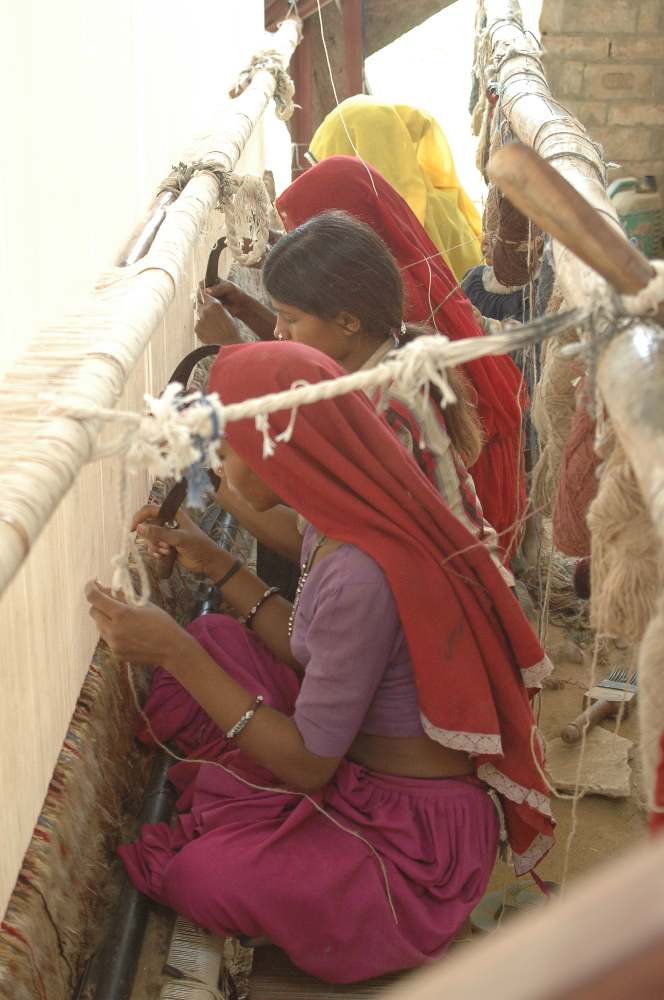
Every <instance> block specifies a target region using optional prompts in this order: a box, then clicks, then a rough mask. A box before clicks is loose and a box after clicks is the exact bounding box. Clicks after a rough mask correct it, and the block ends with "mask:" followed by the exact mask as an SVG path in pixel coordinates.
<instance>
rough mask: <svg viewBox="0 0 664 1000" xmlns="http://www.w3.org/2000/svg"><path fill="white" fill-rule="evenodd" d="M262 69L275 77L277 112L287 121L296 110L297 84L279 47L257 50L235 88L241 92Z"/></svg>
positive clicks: (283, 120)
mask: <svg viewBox="0 0 664 1000" xmlns="http://www.w3.org/2000/svg"><path fill="white" fill-rule="evenodd" d="M260 70H265V71H266V72H267V73H270V74H271V75H272V76H273V77H274V110H275V114H276V116H277V118H278V119H279V120H280V121H282V122H287V121H288V120H289V118H291V117H292V115H293V112H294V110H295V104H294V103H293V95H294V94H295V85H294V84H293V81H292V80H291V78H290V76H289V75H288V73H287V72H286V67H285V65H284V57H283V54H282V53H281V52H279V51H277V49H263V50H262V51H261V52H257V53H256V55H255V56H253V58H252V60H251V62H250V63H249V65H248V66H247V68H246V69H244V70H242V72H241V73H240V75H239V76H238V80H237V83H236V85H235V89H236V90H237V91H238V92H240V93H241V92H242V91H243V90H244V89H245V87H247V86H249V84H250V83H251V81H252V80H253V78H254V76H255V75H256V73H258V72H260Z"/></svg>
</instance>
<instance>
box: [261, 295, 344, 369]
mask: <svg viewBox="0 0 664 1000" xmlns="http://www.w3.org/2000/svg"><path fill="white" fill-rule="evenodd" d="M272 307H273V308H274V310H275V312H276V314H277V323H276V326H275V328H274V335H275V337H276V338H277V340H293V341H295V343H297V344H306V345H307V346H308V347H315V348H317V349H318V350H319V351H322V352H323V353H324V354H327V355H328V357H330V358H334V360H335V361H339V362H340V363H343V361H344V359H345V358H346V356H347V354H348V352H349V350H350V349H351V346H352V340H353V335H354V334H355V333H356V332H357V331H356V330H353V329H350V328H349V327H346V326H343V325H342V323H341V322H339V321H338V320H327V319H320V318H319V317H318V316H314V315H312V313H306V312H303V311H302V309H298V308H297V307H296V306H291V305H288V303H287V302H280V301H279V299H274V298H273V299H272ZM358 326H359V324H358Z"/></svg>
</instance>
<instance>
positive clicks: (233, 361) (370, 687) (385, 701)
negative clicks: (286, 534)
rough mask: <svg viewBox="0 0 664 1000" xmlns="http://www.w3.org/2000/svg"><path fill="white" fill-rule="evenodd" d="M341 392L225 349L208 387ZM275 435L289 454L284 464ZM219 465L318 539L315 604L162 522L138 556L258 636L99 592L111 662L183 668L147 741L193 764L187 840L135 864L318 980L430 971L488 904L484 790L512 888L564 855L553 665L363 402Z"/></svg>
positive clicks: (146, 876)
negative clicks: (192, 573) (549, 787)
mask: <svg viewBox="0 0 664 1000" xmlns="http://www.w3.org/2000/svg"><path fill="white" fill-rule="evenodd" d="M339 374H341V369H340V368H339V366H338V365H337V364H336V363H335V362H334V361H332V360H331V359H330V358H328V357H326V356H325V355H323V354H321V353H320V352H318V351H316V350H314V349H312V348H309V347H306V346H302V345H298V344H275V343H273V344H251V345H243V346H237V347H227V348H223V349H222V350H221V351H220V354H219V357H218V359H217V361H216V363H215V365H214V368H213V370H212V373H211V377H210V389H211V390H212V391H216V392H218V393H219V396H220V398H221V399H222V400H223V402H224V403H232V402H238V401H241V400H243V399H245V398H250V397H256V396H260V395H263V394H266V393H270V392H275V391H280V390H285V389H288V388H289V387H290V386H291V385H292V384H293V383H294V382H296V381H299V380H305V381H306V382H308V383H311V384H314V383H318V382H320V381H323V380H327V379H330V378H334V377H336V376H338V375H339ZM289 425H290V426H291V430H292V435H291V436H290V438H288V435H286V439H284V437H283V435H284V432H285V431H286V428H287V427H289ZM265 435H269V436H270V437H271V438H272V440H273V441H275V442H276V441H277V439H278V438H279V436H280V435H282V437H281V438H280V439H279V441H278V443H276V450H275V452H274V454H273V455H272V456H271V457H269V458H267V459H265V458H263V446H264V438H265ZM221 457H222V459H223V462H224V466H225V474H226V477H227V480H228V483H229V486H230V487H231V488H232V489H235V490H236V491H237V492H238V493H239V494H241V495H242V497H243V498H244V499H245V500H246V501H247V502H248V503H250V504H251V505H252V506H253V507H254V508H255V509H257V510H264V509H266V508H269V507H271V506H272V505H274V504H277V503H278V502H279V501H283V502H285V503H287V504H289V505H290V506H291V507H293V508H294V509H296V510H298V511H299V512H300V513H301V514H302V515H303V516H304V517H305V518H306V520H307V521H308V523H309V525H310V527H309V528H308V529H307V532H306V534H305V537H304V540H303V546H302V557H303V572H302V577H301V586H300V588H299V593H298V597H297V599H296V602H295V604H294V605H293V606H292V607H291V606H290V605H289V604H288V603H287V602H285V601H284V600H283V599H282V598H281V597H280V596H279V595H278V594H275V593H272V592H271V590H269V589H268V590H267V591H266V590H265V586H264V584H263V583H262V582H261V581H260V580H259V579H257V577H256V576H255V575H254V574H253V573H251V572H250V571H249V570H248V569H247V568H246V567H241V566H239V564H235V563H233V558H232V556H230V555H229V554H228V553H225V552H223V551H221V550H219V549H217V548H216V547H215V546H214V544H213V543H211V542H210V541H209V539H208V538H207V537H206V536H205V535H204V534H203V533H202V532H200V531H199V530H198V529H197V528H196V527H194V525H193V524H192V523H191V521H190V520H189V519H188V518H187V517H186V515H184V514H181V515H179V518H178V521H179V528H178V529H176V530H169V529H166V528H158V527H155V526H152V525H146V524H144V523H143V522H144V521H145V520H146V519H147V518H148V517H149V516H150V515H151V514H152V513H153V510H152V509H150V508H148V509H146V510H143V511H142V512H140V513H139V515H138V516H137V523H138V524H139V529H140V532H141V533H142V534H143V535H144V537H145V538H146V539H148V541H149V543H150V544H151V545H152V546H154V547H156V549H157V550H158V551H161V550H162V548H163V546H168V545H171V546H173V547H174V548H175V549H176V551H177V555H178V559H179V560H180V561H181V563H182V564H183V565H185V566H188V567H189V568H192V569H196V570H198V571H200V572H202V573H205V574H206V575H207V576H208V577H209V578H210V579H212V580H217V581H219V583H218V585H219V587H220V588H221V590H222V592H223V595H224V597H225V599H226V601H227V603H228V604H229V605H230V606H232V607H233V608H234V609H235V611H236V613H237V614H239V615H241V616H243V617H244V618H245V624H244V625H242V624H240V623H239V622H238V621H236V620H235V619H233V618H231V617H228V616H224V615H208V616H205V617H203V618H201V619H198V620H197V621H195V622H193V623H192V625H190V626H189V628H188V629H187V630H186V631H184V630H182V629H181V628H180V627H179V626H178V625H177V624H176V623H175V622H174V621H173V620H172V619H170V618H169V617H168V615H167V614H166V613H165V612H162V611H160V610H159V609H157V608H155V607H152V606H148V607H147V608H129V607H127V606H126V605H125V604H124V603H123V602H122V601H121V600H116V599H115V598H113V597H111V596H110V595H109V594H108V592H106V591H105V590H104V589H103V588H101V587H99V586H98V585H96V584H91V585H90V586H89V588H88V598H89V600H90V603H91V614H92V616H93V617H94V619H95V621H96V622H97V624H98V625H99V628H100V631H101V634H102V636H103V637H104V638H105V639H106V640H107V641H108V643H109V645H110V646H111V648H112V649H113V650H114V651H115V652H116V653H117V655H118V656H119V657H120V658H122V659H123V660H128V661H132V662H135V663H161V664H162V667H163V668H164V671H165V672H168V675H169V678H170V692H169V691H168V690H167V688H166V687H165V686H164V685H162V690H161V698H160V699H159V701H158V702H157V701H155V700H154V698H152V699H150V701H149V702H148V705H147V706H146V713H147V716H148V717H149V720H150V729H151V730H152V731H154V732H155V733H156V734H157V735H158V736H159V737H160V738H161V739H174V740H175V742H176V744H177V745H178V746H179V747H180V748H181V749H182V750H185V751H187V750H190V749H192V748H194V747H196V757H197V758H198V762H197V763H182V764H178V765H177V766H176V767H174V768H173V770H172V777H173V780H174V781H175V783H176V784H177V786H178V788H179V790H180V792H181V797H180V800H179V802H178V808H179V810H180V818H179V820H178V824H177V826H176V827H175V828H174V829H170V828H169V827H168V825H167V824H158V825H156V826H153V827H146V828H144V829H143V831H142V834H141V838H140V840H139V841H138V842H137V843H135V844H134V845H131V846H125V847H123V848H122V849H121V854H122V857H123V860H124V861H125V864H126V866H127V868H128V870H129V873H130V875H131V878H132V880H133V881H134V883H135V884H136V885H137V886H138V887H139V888H140V889H141V890H142V891H144V892H145V893H147V894H148V895H150V896H151V897H152V898H154V899H156V900H158V901H159V902H162V903H165V904H166V905H169V906H171V907H172V908H174V909H175V910H177V911H178V912H180V913H183V914H185V915H186V916H188V917H189V918H190V919H193V920H194V921H196V922H197V923H199V924H201V925H203V926H204V927H208V928H210V929H211V930H214V931H216V932H217V933H220V934H227V933H242V934H245V935H248V936H250V937H256V936H262V935H265V936H267V937H269V938H270V940H271V941H273V942H274V943H275V944H277V945H279V946H280V947H282V948H283V949H284V950H285V951H286V952H287V953H288V954H289V955H290V957H291V959H292V960H293V961H294V962H295V963H296V964H297V965H298V966H300V967H301V968H303V969H305V970H306V971H308V972H310V973H311V974H313V975H317V976H319V977H321V978H323V979H326V980H329V981H355V980H360V979H364V978H369V977H371V976H376V975H380V974H383V973H386V972H389V971H392V970H397V969H405V968H410V967H414V966H417V965H420V964H422V963H423V962H425V961H427V960H429V959H430V958H432V957H434V956H436V955H438V954H440V953H441V952H442V951H443V950H444V949H445V947H446V946H447V944H448V943H449V941H450V939H451V937H452V936H453V935H454V933H455V931H456V929H457V928H458V927H459V926H460V925H461V923H462V922H463V921H464V919H465V918H466V916H467V915H468V913H469V912H470V910H471V909H472V907H473V906H474V905H475V903H476V902H477V900H478V899H479V898H480V896H481V895H482V893H483V891H484V888H485V886H486V882H487V880H488V877H489V874H490V872H491V868H492V865H493V860H494V856H495V850H496V844H497V839H498V826H499V824H498V816H497V813H496V811H495V809H494V805H493V802H492V800H491V798H490V797H489V795H488V788H489V786H493V787H494V788H496V789H497V790H498V791H499V792H500V793H501V796H502V803H503V808H504V810H505V819H506V827H507V835H508V837H509V840H510V843H511V846H512V849H513V857H514V860H515V865H516V868H517V870H518V871H519V872H521V871H526V870H529V869H530V868H532V866H533V865H534V864H536V863H537V861H538V860H539V858H540V857H541V856H542V855H543V854H544V853H546V851H547V850H548V848H549V846H550V844H551V841H552V826H553V823H552V820H551V815H550V810H549V806H548V801H547V798H546V792H545V788H544V785H543V783H542V781H541V779H540V776H539V772H538V769H537V766H536V764H535V761H534V760H533V757H532V752H531V730H532V728H533V717H532V713H531V709H530V702H529V694H528V690H527V688H526V686H525V685H526V684H528V685H529V686H533V685H534V684H535V683H536V681H537V678H538V674H541V671H542V663H543V653H542V650H541V648H540V646H539V644H538V642H537V640H536V638H535V636H534V634H533V632H532V630H531V629H530V626H529V625H528V623H527V621H526V619H525V618H524V616H523V614H522V612H521V610H520V608H519V605H518V603H517V602H516V600H515V599H514V597H513V596H512V594H511V592H510V590H509V588H508V587H507V586H506V585H505V583H504V582H503V580H502V579H501V576H500V574H499V572H498V570H497V568H496V567H495V565H494V563H493V562H492V560H491V558H490V556H489V554H488V552H487V551H486V549H485V548H484V547H483V546H479V547H477V546H473V545H472V536H470V535H469V533H468V532H467V531H466V529H465V528H464V527H463V526H462V525H461V524H460V523H459V522H458V521H457V520H456V519H455V518H454V517H453V516H452V515H451V514H450V512H449V510H448V508H447V507H446V505H445V504H444V503H443V502H442V501H441V500H440V498H439V496H438V494H437V493H436V492H435V490H434V489H432V487H431V485H430V484H429V482H428V480H427V479H426V477H425V476H424V475H423V474H422V472H421V471H420V470H419V468H418V466H417V464H416V463H415V461H414V460H413V459H412V457H411V456H410V455H409V454H408V453H407V452H406V450H405V449H403V448H402V447H401V446H400V445H399V444H398V443H397V442H395V439H394V436H393V434H392V432H391V430H390V429H389V427H388V426H387V424H386V423H385V421H384V420H383V419H382V418H381V417H380V416H378V415H377V414H376V413H375V411H374V409H373V407H372V405H371V402H370V401H369V399H368V398H367V397H366V396H365V395H364V394H362V393H352V394H348V395H345V396H340V397H338V398H336V399H333V400H329V401H321V402H317V403H314V404H310V405H307V406H304V407H302V408H301V409H300V410H299V411H298V412H297V414H296V418H295V420H294V423H292V424H291V414H290V413H289V412H280V413H278V414H274V415H272V416H271V417H270V419H269V427H268V428H266V429H265V430H264V431H263V433H262V434H261V433H258V432H257V430H256V427H255V425H254V421H253V420H243V421H239V422H236V423H232V424H230V425H228V427H227V433H226V438H225V440H224V442H223V444H222V447H221ZM314 526H315V527H314ZM291 625H292V627H291ZM289 632H292V635H291V636H289ZM146 738H148V736H147V734H146ZM206 740H207V743H208V745H207V746H205V745H202V744H205V741H206ZM533 745H534V746H535V747H537V740H534V741H533ZM535 752H536V753H539V751H538V750H537V749H536V750H535ZM201 758H203V759H207V760H210V761H211V760H214V761H216V762H217V765H223V769H222V767H220V766H216V765H215V764H213V763H205V764H202V765H201V766H199V762H200V759H201Z"/></svg>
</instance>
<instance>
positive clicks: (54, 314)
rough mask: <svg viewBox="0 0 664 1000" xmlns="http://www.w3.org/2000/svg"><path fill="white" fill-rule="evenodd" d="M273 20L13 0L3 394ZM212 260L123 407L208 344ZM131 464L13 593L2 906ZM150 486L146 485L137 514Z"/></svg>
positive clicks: (91, 639) (2, 49)
mask: <svg viewBox="0 0 664 1000" xmlns="http://www.w3.org/2000/svg"><path fill="white" fill-rule="evenodd" d="M262 26H263V0H196V2H195V3H192V4H176V3H175V2H174V0H160V2H157V0H112V2H111V3H109V2H108V0H58V2H48V0H14V2H12V0H5V2H4V4H3V5H2V7H0V94H1V95H2V98H1V100H2V104H3V115H2V117H1V118H0V121H1V122H2V126H1V127H2V138H1V140H0V295H1V296H2V307H1V308H0V316H1V319H0V392H2V371H3V367H4V366H6V365H7V364H8V362H9V361H10V360H11V358H12V357H13V356H14V355H16V354H17V353H18V352H20V350H21V348H22V347H23V346H24V345H25V344H26V343H27V342H28V340H29V338H30V336H31V335H32V333H33V332H35V331H36V329H37V327H38V325H39V324H40V323H43V322H46V321H48V320H49V319H57V318H58V317H59V316H60V315H63V314H65V313H66V312H67V311H69V309H70V308H71V307H72V306H75V305H76V303H77V301H78V299H79V296H81V295H82V293H83V292H85V290H86V289H87V288H88V287H89V286H90V284H91V283H92V282H93V280H94V278H95V276H96V274H97V272H98V271H99V270H100V269H103V268H104V267H106V266H107V265H109V264H112V263H114V262H115V260H116V257H117V254H118V251H119V250H120V249H121V248H122V247H123V245H124V244H125V242H126V240H127V238H128V237H129V235H130V234H131V232H132V230H133V229H134V227H135V225H136V223H137V222H139V221H140V219H141V217H142V216H143V213H144V211H145V209H146V208H147V206H148V205H149V203H150V202H151V200H152V198H153V195H154V192H155V186H156V185H157V184H158V182H159V181H160V180H161V179H162V178H163V177H164V176H166V175H167V174H168V172H169V171H170V168H171V165H172V164H173V163H174V162H176V161H177V160H178V159H179V155H180V151H181V150H182V149H183V147H186V146H188V145H189V143H190V140H191V139H192V138H195V136H196V135H197V134H207V133H209V132H211V131H214V125H215V121H216V122H217V123H220V122H221V121H222V119H223V112H222V113H221V114H220V113H219V108H220V105H223V104H224V103H225V102H226V101H227V93H228V89H229V87H230V86H231V84H232V83H233V82H234V80H235V77H236V74H237V72H238V70H240V69H241V68H242V67H243V65H245V63H246V60H247V57H248V56H249V55H250V54H251V52H253V51H255V50H256V49H258V48H260V47H261V45H262V44H263V43H264V38H263V31H262ZM264 145H265V144H264V141H263V137H262V129H259V130H258V134H257V135H256V136H255V137H254V138H253V139H252V141H251V143H250V145H249V147H248V148H247V150H246V151H245V154H244V155H243V157H242V160H241V163H240V164H239V165H238V169H239V170H240V171H244V172H251V173H257V174H260V173H261V172H262V170H263V168H264V166H274V165H275V164H273V163H272V162H271V157H270V156H265V155H264V153H265V150H264ZM285 155H286V162H288V160H289V151H287V152H286V154H285ZM207 239H208V241H211V240H213V239H214V233H212V232H210V233H208V234H207ZM206 260H207V251H206V246H205V245H203V243H201V245H197V247H195V248H194V253H193V254H192V257H191V259H190V261H189V262H188V264H187V267H186V268H185V274H184V278H183V281H182V283H181V287H180V288H179V289H178V290H177V292H176V297H175V300H174V302H173V303H172V305H171V306H170V308H169V310H168V313H167V316H166V318H165V320H164V322H163V323H161V324H160V327H159V329H158V330H157V331H156V332H155V334H154V336H153V338H152V341H151V343H150V344H149V346H148V348H147V349H146V351H145V353H144V356H143V357H142V358H141V360H140V361H139V362H138V364H137V365H136V366H135V368H134V371H133V372H132V374H131V377H130V379H129V383H128V385H127V387H126V389H125V393H124V395H123V398H122V400H121V406H123V407H125V408H130V409H134V410H139V409H140V408H141V407H142V405H143V393H144V392H145V391H146V390H147V391H150V392H152V393H159V392H160V391H161V390H162V389H163V387H164V385H165V381H166V379H167V377H168V374H169V373H170V371H171V370H172V369H173V368H174V367H175V364H176V363H177V362H178V361H179V360H180V359H181V358H182V356H183V355H184V354H185V353H186V352H187V351H189V350H191V349H192V347H194V343H195V342H194V335H193V324H192V317H193V314H192V307H191V295H192V292H193V290H194V289H195V287H196V284H197V282H198V280H199V279H200V278H202V277H203V275H204V272H205V264H206ZM3 430H4V428H3V427H2V426H0V444H1V442H2V435H3ZM118 474H119V460H117V459H115V460H107V461H106V462H104V463H103V464H102V463H93V464H92V465H89V466H87V467H86V468H85V469H84V470H83V472H82V473H81V474H80V475H79V476H78V477H77V480H76V482H75V484H74V486H73V487H72V488H71V490H70V491H69V493H68V494H67V496H66V497H65V499H64V500H63V501H62V503H61V504H60V505H59V506H58V509H57V511H56V513H55V515H54V516H53V517H52V518H51V520H50V522H49V524H48V525H46V527H45V530H44V532H43V533H42V535H41V536H40V537H39V539H38V540H37V542H36V543H35V545H34V546H33V548H32V550H31V552H30V554H29V556H28V558H27V560H26V562H25V564H24V565H23V567H22V568H21V570H20V571H19V573H18V574H17V576H16V577H15V579H14V580H13V582H12V583H11V585H10V586H9V588H8V589H7V591H6V592H5V593H4V594H3V595H2V597H1V598H0V635H2V636H4V637H5V641H4V643H3V646H2V648H1V649H0V678H1V685H2V687H1V693H0V789H1V790H2V797H3V804H4V813H3V827H2V836H1V838H0V839H1V841H2V850H1V851H0V916H1V915H2V914H3V913H4V910H5V904H6V902H7V900H8V898H9V894H10V893H11V890H12V888H13V885H14V881H15V879H16V875H17V872H18V870H19V867H20V864H21V859H22V857H23V854H24V851H25V849H26V847H27V845H28V843H29V840H30V836H31V833H32V830H33V826H34V823H35V820H36V818H37V816H38V814H39V811H40V807H41V804H42V802H43V798H44V794H45V792H46V789H47V787H48V783H49V780H50V777H51V774H52V771H53V766H54V764H55V762H56V759H57V756H58V753H59V751H60V748H61V745H62V741H63V737H64V735H65V733H66V731H67V727H68V724H69V720H70V718H71V715H72V712H73V709H74V706H75V704H76V700H77V697H78V693H79V691H80V687H81V683H82V681H83V679H84V678H85V675H86V672H87V669H88V666H89V663H90V657H91V654H92V651H93V649H94V645H95V642H96V639H97V636H96V631H95V629H94V628H93V625H92V622H91V621H90V619H89V617H88V615H87V610H86V606H85V601H84V599H83V585H84V583H85V581H86V580H89V579H92V578H94V577H97V578H98V579H101V580H104V581H106V582H109V579H110V561H111V557H112V556H113V555H114V554H115V553H116V552H118V551H119V547H120V543H121V532H122V530H123V527H124V526H123V525H122V524H121V522H120V514H119V511H118V500H117V487H116V485H115V483H116V481H117V478H118ZM148 485H149V484H148V482H147V476H145V475H143V476H136V477H132V479H131V482H130V493H131V496H130V498H129V502H130V504H131V505H133V506H132V509H136V507H138V506H139V505H141V504H142V503H144V501H145V497H146V495H147V490H148ZM0 558H1V554H0ZM8 637H9V638H8Z"/></svg>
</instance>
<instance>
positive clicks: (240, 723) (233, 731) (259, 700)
mask: <svg viewBox="0 0 664 1000" xmlns="http://www.w3.org/2000/svg"><path fill="white" fill-rule="evenodd" d="M263 701H264V698H263V695H262V694H257V695H256V697H255V698H254V703H253V705H252V706H251V708H248V709H247V711H246V712H245V713H244V715H241V716H240V718H239V719H238V720H237V722H236V723H235V725H234V726H231V728H230V729H229V730H228V732H227V733H226V739H227V740H232V739H235V737H236V736H239V735H240V733H241V732H242V730H243V729H244V727H245V726H246V725H247V723H248V722H251V720H252V719H253V717H254V716H255V714H256V712H257V711H258V709H259V708H260V707H261V705H262V704H263Z"/></svg>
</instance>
